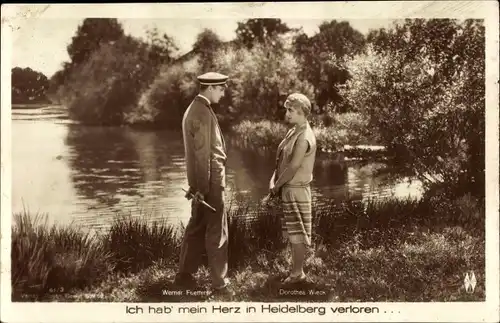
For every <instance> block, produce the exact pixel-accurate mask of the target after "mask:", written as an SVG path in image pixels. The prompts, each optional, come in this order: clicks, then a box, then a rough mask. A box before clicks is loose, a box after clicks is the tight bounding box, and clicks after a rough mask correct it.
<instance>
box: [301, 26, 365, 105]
mask: <svg viewBox="0 0 500 323" xmlns="http://www.w3.org/2000/svg"><path fill="white" fill-rule="evenodd" d="M364 44H365V39H364V36H363V35H362V34H361V33H360V32H358V31H357V30H355V29H354V28H352V27H351V25H350V24H349V23H348V22H346V21H342V22H338V21H336V20H332V21H330V22H323V23H322V24H321V25H320V26H319V32H318V33H316V34H315V35H314V36H312V37H308V36H307V35H306V34H305V33H301V34H299V35H298V36H297V37H296V38H295V40H294V49H295V54H296V55H297V57H298V58H299V61H300V64H301V67H302V71H301V77H303V78H305V79H307V80H309V81H310V82H311V83H312V84H313V85H314V87H315V99H316V102H317V104H318V107H319V111H318V112H319V113H324V112H326V110H327V109H326V107H327V105H328V104H333V105H334V106H335V107H336V108H337V110H338V111H339V112H345V111H346V110H347V109H348V107H347V106H346V105H345V102H343V100H342V97H341V96H340V94H339V86H341V85H343V84H345V82H346V81H347V80H348V78H349V73H348V71H347V70H346V69H345V67H344V65H343V63H344V61H345V59H347V58H349V57H350V56H352V55H355V54H357V53H360V52H361V51H362V50H363V48H364Z"/></svg>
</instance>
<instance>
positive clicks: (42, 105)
mask: <svg viewBox="0 0 500 323" xmlns="http://www.w3.org/2000/svg"><path fill="white" fill-rule="evenodd" d="M52 105H59V104H55V103H51V102H47V103H12V105H11V106H12V110H19V109H40V108H46V107H48V106H52Z"/></svg>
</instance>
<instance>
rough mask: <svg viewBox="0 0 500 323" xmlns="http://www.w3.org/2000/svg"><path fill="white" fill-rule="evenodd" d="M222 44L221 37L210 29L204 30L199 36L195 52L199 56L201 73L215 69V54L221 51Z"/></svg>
mask: <svg viewBox="0 0 500 323" xmlns="http://www.w3.org/2000/svg"><path fill="white" fill-rule="evenodd" d="M222 44H223V43H222V41H221V39H220V38H219V36H218V35H217V34H216V33H215V32H213V31H212V30H210V29H204V30H203V31H202V32H201V33H200V34H198V36H197V37H196V41H195V43H194V45H193V51H195V52H197V53H198V54H199V58H198V63H199V65H200V67H201V71H209V70H213V69H214V67H215V66H214V59H215V54H216V53H217V51H218V50H219V49H221V47H222Z"/></svg>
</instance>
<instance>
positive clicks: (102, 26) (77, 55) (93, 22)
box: [67, 18, 124, 65]
mask: <svg viewBox="0 0 500 323" xmlns="http://www.w3.org/2000/svg"><path fill="white" fill-rule="evenodd" d="M123 36H124V32H123V27H122V26H121V24H120V23H119V22H118V19H115V18H112V19H111V18H86V19H84V20H83V23H82V24H81V25H80V26H78V29H77V31H76V35H75V36H73V38H72V40H71V43H70V44H69V45H68V47H67V50H68V55H69V57H70V59H71V64H73V65H78V64H81V63H83V62H85V60H86V59H88V58H89V57H90V55H92V53H93V52H95V51H96V50H98V49H99V47H100V45H101V44H105V43H107V44H110V43H112V42H114V41H117V40H118V39H120V38H122V37H123Z"/></svg>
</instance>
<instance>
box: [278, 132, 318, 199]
mask: <svg viewBox="0 0 500 323" xmlns="http://www.w3.org/2000/svg"><path fill="white" fill-rule="evenodd" d="M308 148H309V144H308V142H307V141H306V140H305V138H304V134H302V135H300V136H299V138H298V139H297V141H296V143H295V147H294V151H293V156H292V160H291V161H290V164H288V165H287V166H286V168H285V169H284V171H283V172H282V173H281V174H280V175H279V176H278V180H277V181H276V182H275V184H274V187H275V189H276V190H278V189H279V188H280V187H281V186H283V185H284V184H286V183H287V182H288V181H290V180H291V179H292V178H293V176H295V173H297V170H298V169H299V167H300V165H301V164H302V161H303V160H304V156H305V155H306V152H307V149H308Z"/></svg>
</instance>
